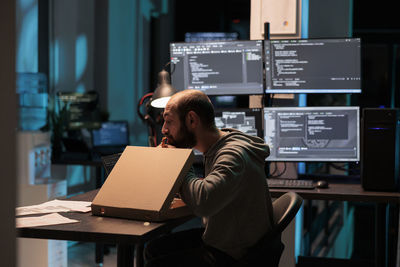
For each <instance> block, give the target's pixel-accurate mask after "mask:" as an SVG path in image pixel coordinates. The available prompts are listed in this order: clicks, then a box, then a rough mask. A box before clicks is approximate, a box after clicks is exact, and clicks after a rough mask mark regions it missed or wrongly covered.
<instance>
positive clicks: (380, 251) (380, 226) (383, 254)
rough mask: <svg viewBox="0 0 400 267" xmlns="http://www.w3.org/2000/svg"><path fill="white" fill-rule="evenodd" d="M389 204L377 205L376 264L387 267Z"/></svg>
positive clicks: (378, 266) (377, 266)
mask: <svg viewBox="0 0 400 267" xmlns="http://www.w3.org/2000/svg"><path fill="white" fill-rule="evenodd" d="M388 206H389V205H388V204H384V203H377V204H376V207H375V266H376V267H387V264H388V258H387V250H388V242H387V234H388V233H387V231H388V228H389V226H388Z"/></svg>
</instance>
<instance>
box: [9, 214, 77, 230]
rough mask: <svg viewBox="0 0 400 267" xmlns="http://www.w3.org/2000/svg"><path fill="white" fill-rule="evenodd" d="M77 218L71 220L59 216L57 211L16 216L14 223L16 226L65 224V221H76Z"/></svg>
mask: <svg viewBox="0 0 400 267" xmlns="http://www.w3.org/2000/svg"><path fill="white" fill-rule="evenodd" d="M76 222H79V221H78V220H72V219H69V218H66V217H64V216H61V215H60V214H58V213H51V214H46V215H43V216H38V217H23V218H16V219H15V223H16V227H17V228H23V227H35V226H43V225H54V224H65V223H76Z"/></svg>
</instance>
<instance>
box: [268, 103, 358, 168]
mask: <svg viewBox="0 0 400 267" xmlns="http://www.w3.org/2000/svg"><path fill="white" fill-rule="evenodd" d="M264 127H265V128H264V134H265V136H264V139H265V142H266V143H267V144H268V145H269V146H270V149H271V155H270V156H269V157H268V158H267V160H268V161H359V156H360V155H359V153H360V152H359V143H360V134H359V107H301V108H298V107H296V108H264Z"/></svg>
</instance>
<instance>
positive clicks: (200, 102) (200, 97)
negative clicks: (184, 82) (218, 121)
mask: <svg viewBox="0 0 400 267" xmlns="http://www.w3.org/2000/svg"><path fill="white" fill-rule="evenodd" d="M182 93H183V95H182V96H181V98H180V99H179V101H178V103H177V105H176V110H177V112H178V114H179V119H180V120H181V122H182V123H185V120H186V115H187V114H188V113H189V111H194V112H195V113H196V114H197V115H198V116H199V118H200V121H201V123H202V124H203V125H204V126H205V127H206V128H208V129H212V128H215V115H214V107H213V105H212V103H211V101H210V99H209V98H208V97H207V95H206V94H204V93H203V92H201V91H197V90H187V91H186V92H185V91H182Z"/></svg>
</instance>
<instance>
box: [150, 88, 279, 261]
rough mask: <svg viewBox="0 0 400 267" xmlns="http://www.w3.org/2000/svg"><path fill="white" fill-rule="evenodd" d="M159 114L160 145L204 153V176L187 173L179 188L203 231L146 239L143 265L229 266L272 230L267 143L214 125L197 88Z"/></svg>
mask: <svg viewBox="0 0 400 267" xmlns="http://www.w3.org/2000/svg"><path fill="white" fill-rule="evenodd" d="M163 117H164V125H163V127H162V133H163V134H164V135H165V136H166V137H167V138H168V144H162V145H161V146H162V147H177V148H195V149H197V150H199V151H201V152H203V154H204V165H205V177H204V178H198V177H196V176H195V174H194V172H193V170H192V171H190V172H189V173H188V174H187V176H186V178H185V180H184V181H183V184H182V186H181V188H180V192H179V193H180V196H181V198H182V199H183V201H184V202H185V203H186V204H187V205H188V206H189V207H190V208H191V209H192V210H193V212H194V214H195V215H197V216H200V217H201V218H202V222H203V224H204V229H203V228H201V229H193V230H187V231H182V232H177V233H173V234H171V235H169V236H166V237H161V238H160V239H157V240H154V241H152V242H150V243H149V244H148V245H147V246H146V249H145V259H146V261H147V266H232V265H233V264H235V263H236V262H237V261H238V260H240V259H241V258H242V257H243V256H244V255H246V253H247V252H248V251H249V249H251V248H252V247H253V246H254V245H255V244H256V243H257V241H259V240H260V239H261V238H262V237H263V236H265V234H266V233H268V232H269V231H270V230H271V228H272V203H271V198H270V195H269V191H268V189H267V185H266V180H265V172H264V164H265V158H266V157H267V156H268V155H269V147H268V146H267V145H266V144H265V143H264V142H263V140H262V139H260V138H258V137H253V136H249V135H245V134H244V133H242V132H239V131H237V130H234V129H223V130H219V129H218V128H216V126H215V119H214V109H213V106H212V104H211V101H210V100H209V98H208V97H207V96H206V95H205V94H204V93H202V92H201V91H198V90H184V91H181V92H178V93H177V94H175V95H173V96H172V98H171V99H170V100H169V102H168V103H167V106H166V107H165V109H164V113H163ZM160 149H161V148H160ZM279 242H280V240H279Z"/></svg>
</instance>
